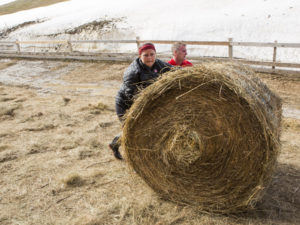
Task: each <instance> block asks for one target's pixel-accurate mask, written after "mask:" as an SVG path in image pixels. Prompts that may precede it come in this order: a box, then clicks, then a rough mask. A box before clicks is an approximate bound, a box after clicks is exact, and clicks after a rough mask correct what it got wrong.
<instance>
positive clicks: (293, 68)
mask: <svg viewBox="0 0 300 225" xmlns="http://www.w3.org/2000/svg"><path fill="white" fill-rule="evenodd" d="M147 42H151V43H154V44H156V45H157V44H164V45H172V44H174V43H175V42H178V41H174V40H141V39H140V38H139V37H136V39H135V40H36V41H33V40H28V41H21V40H16V41H0V57H18V58H32V59H34V58H43V59H77V60H97V61H101V60H109V61H130V60H132V59H134V58H135V57H136V56H137V53H135V54H134V53H106V52H96V53H91V52H85V51H79V52H78V51H74V50H73V48H74V46H75V45H78V44H136V46H137V49H138V48H139V46H140V45H141V44H143V43H147ZM180 42H183V43H184V44H186V45H198V46H224V47H227V48H228V56H227V57H204V56H199V57H195V56H190V57H189V60H191V61H194V62H196V63H197V62H202V61H205V60H216V59H218V60H224V61H228V60H233V61H237V62H239V63H242V64H248V65H250V66H252V67H254V69H255V70H257V71H267V72H275V73H276V72H280V73H282V71H285V72H287V73H296V74H300V70H299V69H300V63H287V62H278V61H277V51H278V48H292V49H293V48H300V43H279V42H277V41H275V42H273V43H272V42H236V41H233V39H232V38H229V39H228V40H227V41H180ZM28 45H31V46H33V47H34V48H35V50H36V49H39V48H42V47H41V46H40V45H53V46H52V48H53V49H52V50H53V51H54V52H41V51H38V52H36V51H34V52H28V51H25V50H24V48H25V47H26V46H28ZM58 45H59V47H61V46H64V48H63V49H64V50H63V52H59V50H57V48H59V47H58ZM1 47H6V48H13V50H10V51H7V50H1ZM234 47H258V48H261V47H264V48H273V60H272V61H262V60H260V61H255V60H250V59H244V58H236V57H234ZM48 48H49V46H48ZM50 48H51V47H50ZM299 55H300V53H299ZM158 56H159V57H162V58H165V59H167V58H170V57H171V53H170V54H169V55H162V54H158ZM257 66H260V67H261V68H257ZM276 67H281V68H288V69H284V70H282V69H280V70H278V69H276Z"/></svg>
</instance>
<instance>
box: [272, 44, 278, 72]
mask: <svg viewBox="0 0 300 225" xmlns="http://www.w3.org/2000/svg"><path fill="white" fill-rule="evenodd" d="M274 43H275V46H274V50H273V66H272V69H273V70H275V64H276V55H277V41H275V42H274Z"/></svg>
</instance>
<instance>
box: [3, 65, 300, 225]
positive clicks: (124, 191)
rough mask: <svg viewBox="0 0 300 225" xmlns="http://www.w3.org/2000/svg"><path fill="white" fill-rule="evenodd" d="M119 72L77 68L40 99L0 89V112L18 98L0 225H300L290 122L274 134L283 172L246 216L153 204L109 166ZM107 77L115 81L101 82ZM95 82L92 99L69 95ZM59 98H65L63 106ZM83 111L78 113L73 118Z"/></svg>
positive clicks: (24, 90) (6, 144)
mask: <svg viewBox="0 0 300 225" xmlns="http://www.w3.org/2000/svg"><path fill="white" fill-rule="evenodd" d="M69 63H72V62H69ZM41 64H42V65H44V64H43V63H42V62H41ZM76 65H77V64H76ZM26 66H28V70H30V69H31V66H30V64H28V65H26V63H24V67H26ZM24 67H23V66H22V69H23V68H24ZM125 67H126V65H125V64H124V65H120V64H119V63H115V64H113V63H107V64H106V63H99V64H97V63H94V64H93V65H91V63H82V67H81V68H80V69H79V72H78V71H77V70H74V71H73V72H70V73H68V76H64V75H63V73H62V74H61V75H62V76H63V78H66V83H67V84H66V85H64V86H62V85H61V86H60V85H57V86H55V85H52V86H51V88H53V90H55V92H53V93H52V92H51V93H49V94H46V95H42V96H41V95H39V93H38V92H37V90H36V89H32V88H30V87H28V86H9V85H3V84H0V96H1V97H3V98H5V99H11V100H7V101H3V102H0V106H3V107H4V108H7V105H9V104H11V103H16V101H17V100H18V99H20V100H21V99H25V100H24V101H23V102H22V107H21V108H19V109H17V110H15V115H14V116H13V117H11V116H8V118H7V119H6V120H0V128H1V129H0V149H2V151H1V150H0V161H1V162H0V174H1V175H0V224H1V225H2V224H3V225H8V224H9V225H10V224H78V225H97V224H101V225H102V224H112V225H114V224H122V225H123V224H124V225H127V224H128V225H129V224H130V225H140V224H145V225H150V224H151V225H152V224H155V225H165V224H167V225H171V224H172V225H175V224H180V225H198V224H204V225H206V224H213V225H227V224H233V225H241V224H242V225H244V224H245V225H246V224H247V225H256V224H264V225H265V224H266V225H271V224H299V222H300V216H299V215H300V213H299V212H300V203H299V200H300V197H299V193H300V192H299V189H298V186H299V179H300V178H299V174H300V173H299V156H300V152H299V151H298V150H297V149H295V148H294V147H295V146H296V147H298V149H300V143H299V142H298V141H297V140H300V132H299V129H300V128H299V127H298V125H297V124H299V120H297V121H298V122H297V121H294V120H287V121H286V126H284V129H283V131H282V132H283V137H284V143H283V145H284V149H283V151H284V153H285V154H281V156H280V158H281V159H282V160H281V161H284V162H285V163H286V164H280V165H279V168H278V170H277V172H276V173H275V175H274V177H273V178H272V182H271V185H270V187H269V188H268V189H267V190H266V195H264V198H263V199H262V202H261V203H260V204H259V205H258V207H257V208H256V209H254V211H253V212H249V213H247V214H239V215H223V216H220V215H215V214H205V213H202V212H199V211H197V210H196V209H195V208H193V207H188V206H185V205H178V204H176V203H172V202H169V201H165V200H163V199H160V198H159V197H158V196H157V194H155V193H154V192H153V191H152V190H151V189H150V188H148V187H147V185H145V184H144V183H143V181H142V179H141V178H139V177H137V176H135V175H132V174H131V173H130V172H131V171H129V170H128V168H127V167H128V165H127V162H126V161H125V160H124V161H123V162H120V161H117V160H116V159H115V158H114V157H113V154H112V151H111V150H110V149H108V147H107V144H108V143H109V142H110V141H111V139H112V138H113V137H114V136H115V135H116V134H118V133H119V131H120V130H121V124H120V122H119V121H118V118H117V116H116V114H115V112H114V111H112V110H111V109H112V108H113V106H114V97H115V94H116V93H117V91H118V88H119V86H120V83H121V76H122V72H123V71H124V70H123V69H122V68H125ZM68 68H70V69H72V68H74V67H69V66H68ZM48 69H49V70H51V68H48ZM80 71H81V72H80ZM49 73H51V71H50V72H49ZM66 73H67V72H66ZM109 76H110V77H115V78H111V80H106V78H108V77H109ZM61 78H62V77H61ZM267 81H270V80H267ZM272 82H274V83H275V84H280V82H278V81H277V80H272ZM95 83H97V84H99V85H98V86H96V85H95V87H96V88H95V89H97V90H98V91H97V92H92V93H91V92H87V91H85V90H86V89H84V88H82V89H79V88H78V86H77V87H76V89H75V88H74V87H73V86H74V85H73V86H72V84H76V85H77V84H80V85H82V86H87V87H90V86H88V84H92V85H94V84H95ZM299 83H300V82H298V83H297V81H296V82H294V81H293V82H291V83H289V84H287V86H288V85H289V86H290V88H289V89H288V88H287V89H286V91H287V96H291V97H292V96H293V97H294V98H297V99H299V95H297V94H296V93H297V92H295V91H293V90H294V89H293V88H294V87H297V85H299ZM102 84H103V85H102ZM280 88H281V89H280ZM278 89H280V90H282V87H281V86H280V85H279V86H278ZM82 90H83V91H82ZM288 92H289V93H288ZM64 97H65V98H68V99H70V101H68V104H66V105H65V100H64V99H63V98H64ZM13 98H15V99H14V100H13ZM99 102H101V103H103V104H105V105H107V106H108V107H109V109H108V110H103V111H101V113H100V114H92V113H91V112H93V111H95V109H93V108H92V107H87V106H88V105H89V104H91V105H93V106H97V105H98V103H99ZM292 103H293V105H295V104H296V103H295V102H292ZM83 107H87V108H86V110H81V108H83ZM99 111H100V110H99ZM52 125H54V127H53V126H52ZM285 127H286V128H285ZM30 130H31V131H30ZM292 145H293V146H294V147H293V149H291V147H292ZM120 150H121V152H122V151H123V149H122V148H121V149H120ZM67 183H68V184H67Z"/></svg>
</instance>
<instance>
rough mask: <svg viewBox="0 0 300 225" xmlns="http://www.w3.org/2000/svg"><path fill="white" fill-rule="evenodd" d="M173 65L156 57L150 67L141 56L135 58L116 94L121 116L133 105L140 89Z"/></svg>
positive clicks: (117, 106)
mask: <svg viewBox="0 0 300 225" xmlns="http://www.w3.org/2000/svg"><path fill="white" fill-rule="evenodd" d="M171 67H172V65H170V64H168V63H166V62H163V61H161V60H159V59H156V60H155V63H154V64H153V66H152V67H151V68H149V67H148V66H146V65H145V64H144V63H143V62H142V61H141V60H140V59H139V58H137V59H135V60H134V61H133V62H132V63H131V64H130V65H129V67H128V68H127V69H126V71H125V72H124V76H123V83H122V85H121V88H120V90H119V91H118V94H117V96H116V111H117V114H118V116H119V118H120V117H122V116H123V115H124V114H125V111H126V110H127V109H129V108H130V107H131V105H132V103H133V97H134V95H135V94H136V93H137V92H138V90H141V89H143V88H145V87H147V86H148V85H150V84H151V83H152V82H151V81H153V80H154V79H156V78H158V77H159V75H160V74H162V73H165V72H167V71H169V70H170V69H171Z"/></svg>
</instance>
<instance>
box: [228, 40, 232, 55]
mask: <svg viewBox="0 0 300 225" xmlns="http://www.w3.org/2000/svg"><path fill="white" fill-rule="evenodd" d="M232 40H233V39H232V38H228V42H229V43H228V57H229V58H230V59H232V57H233V48H232Z"/></svg>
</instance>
